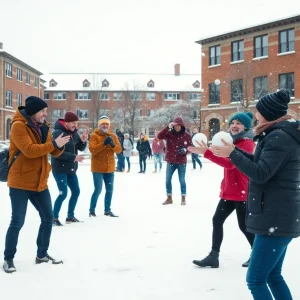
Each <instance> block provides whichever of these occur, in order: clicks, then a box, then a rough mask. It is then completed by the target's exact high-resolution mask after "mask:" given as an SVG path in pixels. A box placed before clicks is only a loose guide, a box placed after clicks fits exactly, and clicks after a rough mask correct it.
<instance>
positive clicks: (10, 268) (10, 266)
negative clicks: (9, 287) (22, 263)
mask: <svg viewBox="0 0 300 300" xmlns="http://www.w3.org/2000/svg"><path fill="white" fill-rule="evenodd" d="M3 270H4V272H5V273H13V272H16V271H17V270H16V267H15V265H14V261H13V260H12V259H11V260H5V261H4V263H3Z"/></svg>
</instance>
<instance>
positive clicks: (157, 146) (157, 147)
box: [152, 138, 165, 154]
mask: <svg viewBox="0 0 300 300" xmlns="http://www.w3.org/2000/svg"><path fill="white" fill-rule="evenodd" d="M164 147H165V142H164V141H163V140H159V139H157V138H155V139H154V140H153V142H152V153H153V154H158V153H164Z"/></svg>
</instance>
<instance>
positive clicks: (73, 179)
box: [53, 173, 80, 219]
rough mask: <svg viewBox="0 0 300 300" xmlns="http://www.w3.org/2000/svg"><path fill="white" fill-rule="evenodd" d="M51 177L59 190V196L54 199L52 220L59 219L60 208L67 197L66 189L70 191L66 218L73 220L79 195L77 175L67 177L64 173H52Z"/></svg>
mask: <svg viewBox="0 0 300 300" xmlns="http://www.w3.org/2000/svg"><path fill="white" fill-rule="evenodd" d="M53 177H54V179H55V181H56V184H57V187H58V190H59V195H58V197H57V198H56V200H55V203H54V207H53V215H54V218H55V219H58V217H59V212H60V209H61V206H62V204H63V202H64V200H65V199H66V198H67V195H68V187H69V188H70V190H71V197H70V200H69V206H68V218H74V210H75V207H76V204H77V200H78V197H79V194H80V189H79V183H78V178H77V175H76V174H72V175H68V174H66V173H53Z"/></svg>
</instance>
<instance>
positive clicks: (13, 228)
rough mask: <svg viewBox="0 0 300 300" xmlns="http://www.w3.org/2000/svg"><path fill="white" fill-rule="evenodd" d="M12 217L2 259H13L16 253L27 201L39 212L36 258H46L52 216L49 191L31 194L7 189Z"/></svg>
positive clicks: (30, 192)
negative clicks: (39, 221) (39, 222)
mask: <svg viewBox="0 0 300 300" xmlns="http://www.w3.org/2000/svg"><path fill="white" fill-rule="evenodd" d="M9 196H10V201H11V208H12V216H11V222H10V225H9V228H8V230H7V233H6V239H5V250H4V259H5V260H11V259H14V257H15V254H16V252H17V244H18V238H19V232H20V230H21V228H22V227H23V225H24V221H25V216H26V211H27V204H28V199H29V201H30V202H31V203H32V205H33V206H34V207H35V209H36V210H37V211H38V212H39V215H40V218H41V224H40V228H39V233H38V237H37V240H36V243H37V257H40V258H43V257H45V256H46V254H47V251H48V248H49V244H50V237H51V231H52V223H53V214H52V203H51V196H50V193H49V190H48V189H46V190H43V191H42V192H32V191H26V190H20V189H14V188H9Z"/></svg>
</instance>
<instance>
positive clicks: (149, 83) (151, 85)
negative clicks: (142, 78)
mask: <svg viewBox="0 0 300 300" xmlns="http://www.w3.org/2000/svg"><path fill="white" fill-rule="evenodd" d="M147 86H148V87H151V88H153V87H154V82H153V81H152V80H150V81H149V82H148V84H147Z"/></svg>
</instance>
